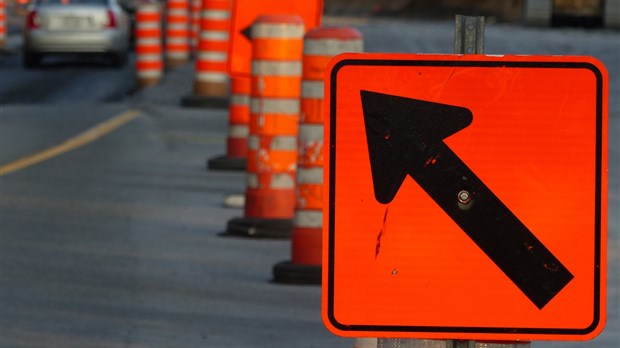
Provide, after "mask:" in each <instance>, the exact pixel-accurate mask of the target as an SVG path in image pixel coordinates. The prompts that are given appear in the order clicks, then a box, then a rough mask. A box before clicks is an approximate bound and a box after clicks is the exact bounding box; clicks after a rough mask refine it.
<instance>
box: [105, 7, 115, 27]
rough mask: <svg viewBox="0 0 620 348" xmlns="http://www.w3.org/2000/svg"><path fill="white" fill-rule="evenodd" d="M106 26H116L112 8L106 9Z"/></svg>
mask: <svg viewBox="0 0 620 348" xmlns="http://www.w3.org/2000/svg"><path fill="white" fill-rule="evenodd" d="M106 28H116V15H115V14H114V12H112V10H108V21H107V23H106Z"/></svg>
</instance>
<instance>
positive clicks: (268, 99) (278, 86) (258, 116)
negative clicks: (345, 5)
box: [227, 15, 304, 238]
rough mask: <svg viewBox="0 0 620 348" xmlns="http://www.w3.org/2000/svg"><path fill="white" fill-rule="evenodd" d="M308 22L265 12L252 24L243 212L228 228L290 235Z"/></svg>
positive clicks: (256, 234)
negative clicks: (248, 124)
mask: <svg viewBox="0 0 620 348" xmlns="http://www.w3.org/2000/svg"><path fill="white" fill-rule="evenodd" d="M303 35H304V22H303V20H302V19H301V18H300V17H299V16H296V15H263V16H259V17H258V18H257V19H256V21H255V22H254V24H253V25H252V28H251V37H252V73H251V94H250V134H249V136H248V155H247V168H246V172H247V187H246V191H245V211H244V217H243V218H237V219H233V220H231V221H229V222H228V229H227V234H230V235H242V236H250V237H266V238H289V237H290V235H291V229H292V224H293V221H292V220H293V215H294V207H295V173H296V166H297V135H298V130H299V125H298V123H299V104H300V96H301V72H302V65H301V58H302V54H303Z"/></svg>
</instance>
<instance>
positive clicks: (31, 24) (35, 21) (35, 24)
mask: <svg viewBox="0 0 620 348" xmlns="http://www.w3.org/2000/svg"><path fill="white" fill-rule="evenodd" d="M26 26H27V27H28V29H37V28H39V16H38V15H37V11H35V10H31V11H29V12H28V16H27V17H26Z"/></svg>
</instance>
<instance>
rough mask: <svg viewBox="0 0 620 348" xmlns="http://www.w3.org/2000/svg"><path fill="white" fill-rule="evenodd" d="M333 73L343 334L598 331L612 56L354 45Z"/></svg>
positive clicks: (329, 274)
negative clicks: (428, 51)
mask: <svg viewBox="0 0 620 348" xmlns="http://www.w3.org/2000/svg"><path fill="white" fill-rule="evenodd" d="M329 71H331V73H330V74H329V76H327V77H326V106H327V108H328V110H326V113H327V115H328V116H329V117H327V120H326V124H325V128H326V133H325V137H326V139H325V141H326V143H328V144H329V146H328V147H326V148H329V149H330V150H329V153H328V154H326V155H327V156H328V158H329V160H328V161H327V163H328V164H327V165H326V170H325V173H326V174H325V178H324V180H325V182H326V184H325V185H324V187H325V188H326V190H328V192H326V194H325V197H326V202H325V204H324V206H325V207H328V208H327V209H326V211H325V212H324V222H323V226H324V261H323V264H324V265H325V266H326V267H324V272H323V284H324V286H323V316H324V321H325V323H326V325H327V327H328V328H329V329H330V330H332V331H333V332H335V333H337V334H339V335H344V336H360V335H361V334H362V333H363V335H364V336H368V335H369V336H375V337H413V338H445V339H499V340H534V339H553V340H575V339H578V340H584V339H590V338H593V337H594V336H596V335H597V334H598V333H599V332H600V331H601V330H602V329H603V327H604V322H605V275H606V271H605V270H606V228H607V226H606V224H607V223H606V221H607V220H606V217H607V216H606V215H607V198H606V197H607V177H606V173H607V170H606V168H607V75H606V71H605V68H604V67H603V66H602V64H601V63H600V62H598V61H596V60H595V59H593V58H589V57H540V56H530V57H527V56H518V57H511V56H501V57H492V56H457V55H437V56H429V55H394V54H345V55H341V56H338V57H336V58H335V59H334V60H333V61H332V63H331V66H330V70H329Z"/></svg>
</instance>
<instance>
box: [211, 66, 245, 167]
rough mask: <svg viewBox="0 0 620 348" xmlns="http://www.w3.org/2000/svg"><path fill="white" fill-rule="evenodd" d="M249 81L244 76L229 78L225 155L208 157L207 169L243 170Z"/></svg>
mask: <svg viewBox="0 0 620 348" xmlns="http://www.w3.org/2000/svg"><path fill="white" fill-rule="evenodd" d="M250 81H251V80H250V78H249V77H245V76H241V77H232V78H231V79H230V104H229V107H228V137H227V140H226V155H223V156H219V157H215V158H212V159H210V160H209V161H208V162H207V168H208V169H214V170H245V167H246V163H247V161H246V157H247V152H248V134H249V133H250V130H249V124H250V86H251V84H250Z"/></svg>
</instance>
